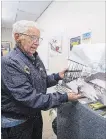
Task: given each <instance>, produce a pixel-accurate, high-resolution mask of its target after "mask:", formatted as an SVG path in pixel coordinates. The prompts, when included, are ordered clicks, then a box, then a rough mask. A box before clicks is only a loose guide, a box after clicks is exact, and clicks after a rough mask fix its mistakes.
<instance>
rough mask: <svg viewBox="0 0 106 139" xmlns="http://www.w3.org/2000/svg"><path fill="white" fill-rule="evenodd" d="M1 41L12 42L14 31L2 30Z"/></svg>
mask: <svg viewBox="0 0 106 139" xmlns="http://www.w3.org/2000/svg"><path fill="white" fill-rule="evenodd" d="M1 40H2V41H12V29H9V28H2V29H1Z"/></svg>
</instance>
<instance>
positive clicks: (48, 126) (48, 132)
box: [42, 111, 57, 139]
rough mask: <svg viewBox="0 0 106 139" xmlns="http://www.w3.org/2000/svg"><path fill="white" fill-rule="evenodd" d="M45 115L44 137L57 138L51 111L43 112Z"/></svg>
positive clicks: (48, 138) (46, 138)
mask: <svg viewBox="0 0 106 139" xmlns="http://www.w3.org/2000/svg"><path fill="white" fill-rule="evenodd" d="M42 115H43V139H57V137H56V135H55V134H54V132H53V130H52V119H51V117H50V116H49V111H45V112H42Z"/></svg>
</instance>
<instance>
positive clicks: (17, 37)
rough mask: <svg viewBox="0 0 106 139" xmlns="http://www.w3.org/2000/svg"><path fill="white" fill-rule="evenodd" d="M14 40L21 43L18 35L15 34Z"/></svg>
mask: <svg viewBox="0 0 106 139" xmlns="http://www.w3.org/2000/svg"><path fill="white" fill-rule="evenodd" d="M14 38H15V40H16V41H19V34H18V33H15V34H14Z"/></svg>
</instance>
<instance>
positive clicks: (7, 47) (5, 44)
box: [1, 41, 12, 56]
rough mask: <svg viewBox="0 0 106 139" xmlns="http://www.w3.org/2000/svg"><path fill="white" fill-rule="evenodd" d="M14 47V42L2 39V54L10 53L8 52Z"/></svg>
mask: <svg viewBox="0 0 106 139" xmlns="http://www.w3.org/2000/svg"><path fill="white" fill-rule="evenodd" d="M11 48H12V43H11V42H9V41H2V42H1V56H4V55H6V54H8V52H9V51H10V50H11Z"/></svg>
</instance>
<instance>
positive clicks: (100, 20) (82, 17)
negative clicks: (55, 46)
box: [38, 1, 105, 72]
mask: <svg viewBox="0 0 106 139" xmlns="http://www.w3.org/2000/svg"><path fill="white" fill-rule="evenodd" d="M38 23H39V25H40V27H41V28H43V29H44V30H45V32H47V33H48V36H49V37H50V36H54V35H57V36H58V35H60V34H61V35H62V36H63V53H62V55H60V56H56V57H54V58H53V57H50V58H49V69H50V72H53V71H54V72H56V71H59V70H61V69H62V68H64V67H67V65H68V63H67V57H68V51H69V39H70V38H71V37H76V36H78V35H81V34H82V33H85V32H88V31H92V43H104V42H105V2H65V1H62V2H59V1H58V2H57V1H54V2H52V4H51V5H50V6H49V8H48V9H47V10H46V11H45V12H44V14H43V15H42V16H41V17H40V18H39V20H38Z"/></svg>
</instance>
